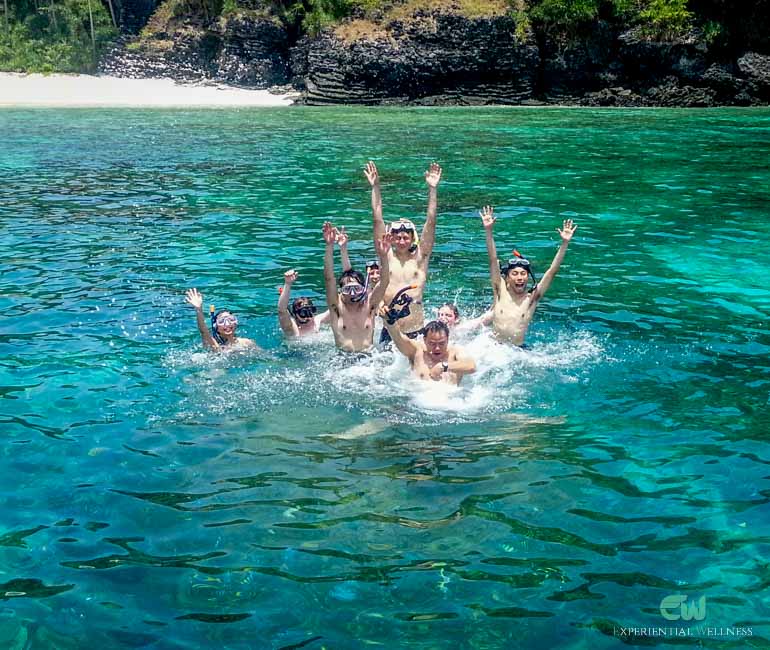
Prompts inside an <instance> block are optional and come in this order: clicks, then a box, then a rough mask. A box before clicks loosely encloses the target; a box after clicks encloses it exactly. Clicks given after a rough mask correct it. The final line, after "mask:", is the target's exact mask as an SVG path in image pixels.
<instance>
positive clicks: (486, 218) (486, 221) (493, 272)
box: [479, 205, 501, 302]
mask: <svg viewBox="0 0 770 650" xmlns="http://www.w3.org/2000/svg"><path fill="white" fill-rule="evenodd" d="M479 216H480V217H481V224H482V225H483V226H484V233H485V235H486V238H487V256H488V257H489V281H490V282H491V283H492V293H493V296H494V299H495V302H497V299H498V298H499V297H500V295H499V292H500V279H501V278H500V262H499V261H498V259H497V247H496V246H495V238H494V235H493V234H492V226H494V225H495V221H497V217H496V216H495V209H494V208H493V207H492V206H491V205H485V206H484V207H483V208H482V209H481V210H480V211H479Z"/></svg>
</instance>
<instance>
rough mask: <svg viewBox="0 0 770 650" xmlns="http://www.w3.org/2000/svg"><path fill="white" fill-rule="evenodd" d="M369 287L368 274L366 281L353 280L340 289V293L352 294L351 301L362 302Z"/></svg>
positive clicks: (344, 294)
mask: <svg viewBox="0 0 770 650" xmlns="http://www.w3.org/2000/svg"><path fill="white" fill-rule="evenodd" d="M368 288H369V277H368V276H367V278H366V282H365V283H364V284H359V283H358V282H355V283H354V282H351V283H350V284H346V285H345V286H344V287H342V288H341V289H340V293H341V294H342V295H343V296H350V300H351V302H361V301H362V300H363V299H364V298H366V292H367V289H368Z"/></svg>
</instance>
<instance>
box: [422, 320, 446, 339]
mask: <svg viewBox="0 0 770 650" xmlns="http://www.w3.org/2000/svg"><path fill="white" fill-rule="evenodd" d="M431 332H440V333H442V334H446V337H447V338H449V327H448V326H447V324H446V323H445V322H443V321H440V320H432V321H431V322H430V323H428V324H427V325H425V327H423V328H422V335H423V336H428V334H430V333H431Z"/></svg>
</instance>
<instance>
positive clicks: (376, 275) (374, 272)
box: [369, 266, 380, 286]
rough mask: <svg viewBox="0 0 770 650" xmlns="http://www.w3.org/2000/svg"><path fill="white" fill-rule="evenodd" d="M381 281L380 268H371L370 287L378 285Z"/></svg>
mask: <svg viewBox="0 0 770 650" xmlns="http://www.w3.org/2000/svg"><path fill="white" fill-rule="evenodd" d="M379 281H380V267H379V266H370V267H369V286H373V285H375V284H377V283H378V282H379Z"/></svg>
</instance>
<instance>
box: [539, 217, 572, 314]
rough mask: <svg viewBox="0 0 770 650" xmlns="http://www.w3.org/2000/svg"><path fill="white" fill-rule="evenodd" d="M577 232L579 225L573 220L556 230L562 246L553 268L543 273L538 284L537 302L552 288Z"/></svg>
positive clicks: (567, 221) (555, 257) (567, 220)
mask: <svg viewBox="0 0 770 650" xmlns="http://www.w3.org/2000/svg"><path fill="white" fill-rule="evenodd" d="M576 230H577V224H575V223H573V221H572V219H565V220H564V222H563V224H562V227H561V228H557V229H556V231H557V232H558V233H559V236H560V237H561V246H559V250H557V251H556V255H555V256H554V258H553V262H551V266H549V267H548V270H547V271H546V272H545V273H543V277H542V278H540V282H538V283H537V286H536V287H535V290H534V291H533V298H535V299H536V300H539V299H540V298H542V297H543V296H544V295H545V292H546V291H548V288H549V287H550V286H551V282H553V279H554V277H555V276H556V272H557V271H558V270H559V267H560V266H561V263H562V261H564V256H565V255H566V254H567V247H568V246H569V243H570V241H572V235H574V234H575V231H576Z"/></svg>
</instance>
